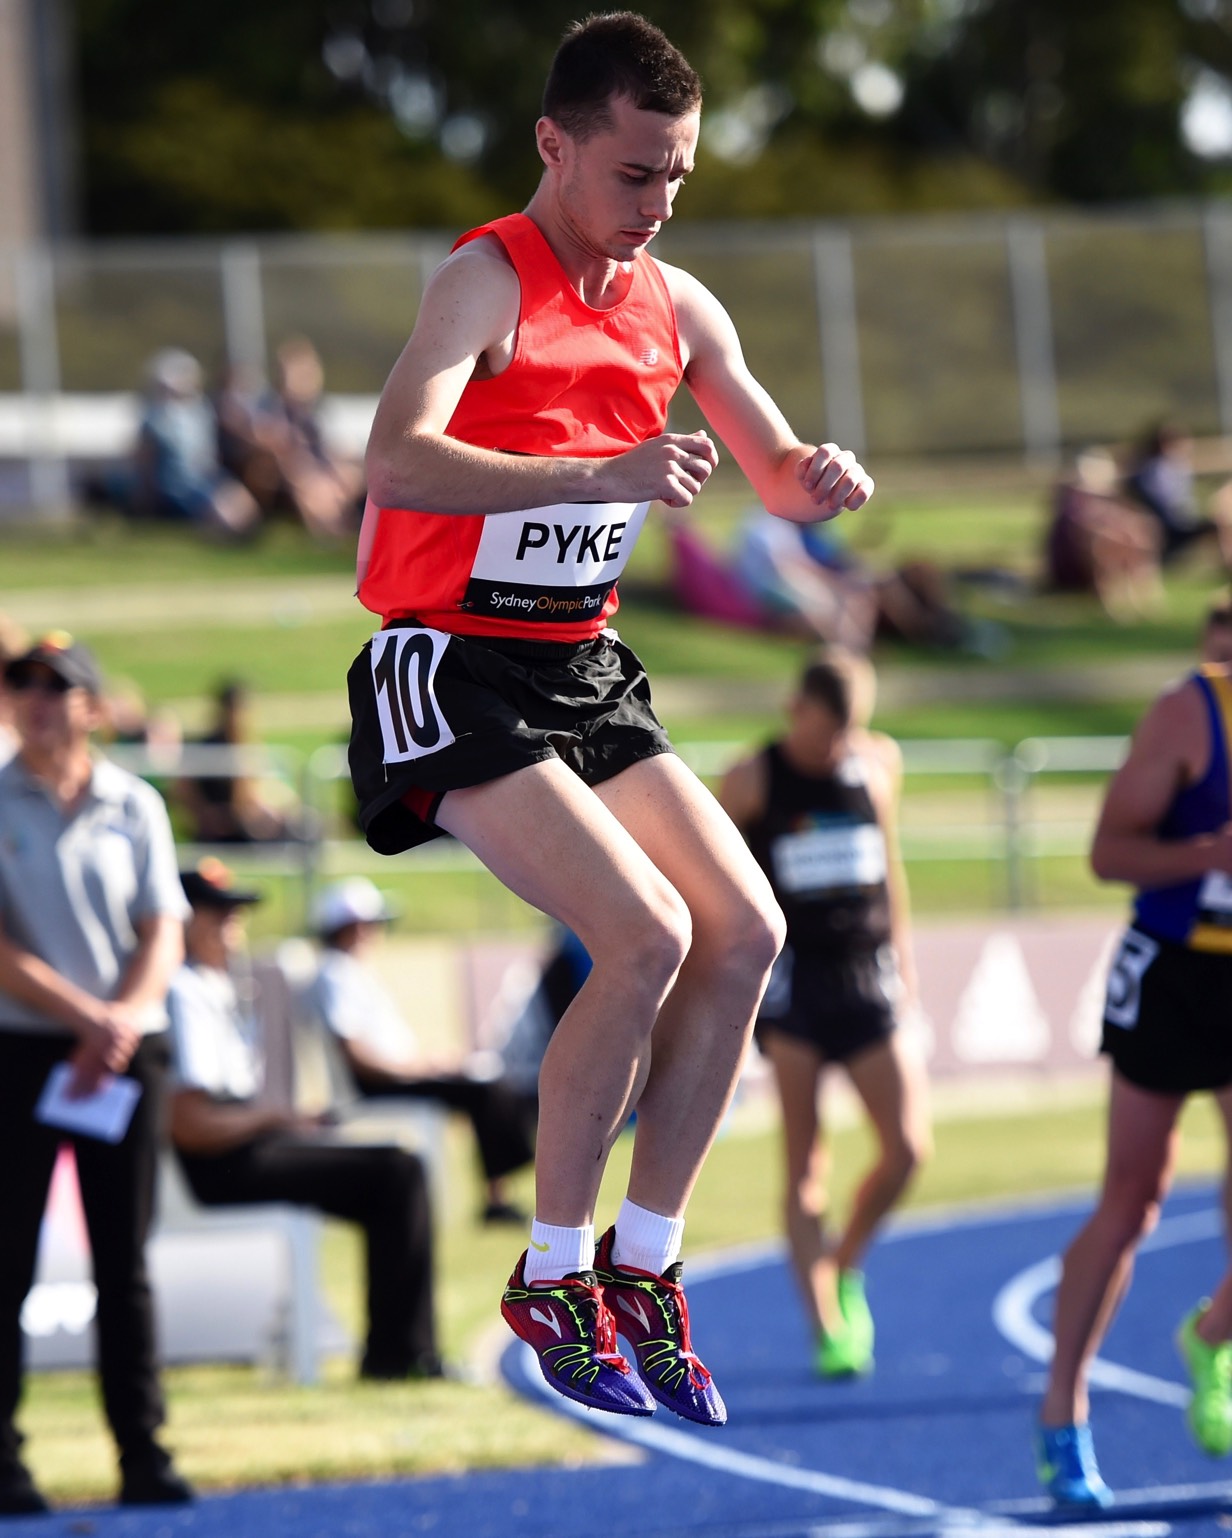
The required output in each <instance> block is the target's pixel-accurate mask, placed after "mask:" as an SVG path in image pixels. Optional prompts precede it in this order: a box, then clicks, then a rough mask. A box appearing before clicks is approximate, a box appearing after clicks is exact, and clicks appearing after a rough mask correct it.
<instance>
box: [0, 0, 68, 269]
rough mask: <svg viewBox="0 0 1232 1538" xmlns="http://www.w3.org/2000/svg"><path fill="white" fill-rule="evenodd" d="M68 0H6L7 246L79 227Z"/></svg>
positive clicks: (3, 173)
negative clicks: (77, 219)
mask: <svg viewBox="0 0 1232 1538" xmlns="http://www.w3.org/2000/svg"><path fill="white" fill-rule="evenodd" d="M68 24H69V8H68V6H67V4H66V0H0V246H3V245H15V246H21V245H25V244H27V243H29V242H30V241H34V240H40V239H53V240H54V239H61V238H63V237H64V236H66V235H71V234H73V233H74V232H75V230H76V210H77V177H76V130H75V122H76V114H75V111H74V107H73V92H72V89H71V79H70V75H71V58H72V52H71V49H70V47H69V36H68Z"/></svg>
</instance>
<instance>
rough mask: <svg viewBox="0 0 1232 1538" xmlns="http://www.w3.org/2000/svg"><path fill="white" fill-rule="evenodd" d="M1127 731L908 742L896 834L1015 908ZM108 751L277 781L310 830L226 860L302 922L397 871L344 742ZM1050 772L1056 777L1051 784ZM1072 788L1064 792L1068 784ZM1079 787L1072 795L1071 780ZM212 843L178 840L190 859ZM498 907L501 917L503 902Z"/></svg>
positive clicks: (1067, 851) (1075, 823) (418, 854)
mask: <svg viewBox="0 0 1232 1538" xmlns="http://www.w3.org/2000/svg"><path fill="white" fill-rule="evenodd" d="M1127 744H1128V739H1127V738H1125V737H1029V738H1025V739H1024V740H1023V741H1021V742H1019V743H1018V744H1017V745H1016V746H1014V747H1011V748H1007V747H1006V746H1005V745H1003V744H1002V743H1000V742H997V741H995V740H993V739H991V738H956V739H945V740H936V741H933V740H918V741H917V740H906V741H903V742H901V743H900V744H899V745H900V747H901V749H902V753H903V769H904V781H905V785H904V795H903V804H902V810H901V815H900V826H899V834H900V839H901V843H902V849H903V855H904V859H905V860H906V862H907V864H908V866H911V865H913V864H924V863H927V862H929V861H946V862H973V863H974V862H978V863H980V864H982V865H984V866H986V867H988V868H990V870H992V872H993V873H994V877H995V879H994V881H993V883H992V886H993V890H996V891H999V894H1000V901H1001V905H1002V906H1003V907H1004V908H1005V909H1007V910H1008V911H1011V912H1016V911H1022V910H1024V909H1027V908H1030V907H1032V906H1033V905H1034V896H1033V884H1032V882H1031V880H1030V873H1031V867H1032V865H1033V863H1034V862H1036V861H1039V860H1042V859H1045V858H1052V857H1056V856H1076V855H1081V854H1083V853H1085V851H1086V849H1087V846H1088V845H1089V842H1090V837H1091V831H1092V826H1093V821H1094V815H1095V810H1096V806H1097V803H1098V799H1099V796H1100V793H1101V791H1102V788H1103V785H1104V783H1105V781H1106V779H1107V776H1108V774H1109V773H1110V772H1111V771H1112V770H1114V769H1115V768H1116V767H1117V766H1118V765H1119V764H1120V762H1121V761H1122V759H1123V758H1124V755H1125V751H1126V747H1127ZM746 750H747V744H744V743H740V742H735V741H728V740H723V741H713V742H687V743H681V744H680V745H679V747H678V751H679V753H680V756H681V758H682V759H683V760H684V761H685V762H686V763H687V764H688V765H689V767H690V768H692V769H693V770H694V771H695V772H696V773H697V774H699V775H700V776H701V777H702V778H703V779H708V780H714V779H716V778H717V777H718V776H719V775H720V774H721V773H722V772H723V770H724V769H725V768H726V767H727V766H728V765H729V764H731V763H732V762H733V761H734V760H735V759H736V758H737V757H738V756H739V755H740V753H741V752H742V751H746ZM108 751H109V754H110V756H111V757H113V758H115V759H116V761H117V762H119V763H122V764H123V765H124V766H125V767H126V768H129V769H131V770H133V771H134V772H135V773H137V774H141V775H143V776H145V777H146V778H148V779H150V780H151V781H152V782H153V783H155V784H156V785H158V786H160V788H163V789H164V790H166V789H168V788H171V787H174V785H175V783H176V781H178V780H182V779H184V778H187V777H196V776H206V775H207V776H210V777H214V778H220V777H235V778H248V779H253V780H257V781H262V780H266V781H275V782H277V783H278V784H279V786H280V787H281V789H282V791H283V792H284V793H288V792H289V793H293V794H294V795H295V796H296V797H297V799H298V801H299V805H300V812H301V816H300V818H299V821H300V825H301V827H302V829H303V836H302V837H299V838H296V839H293V840H286V841H282V842H277V843H269V844H252V845H243V846H235V845H227V846H226V848H225V854H226V858H227V860H228V861H231V862H234V863H237V864H239V865H242V866H243V868H244V869H245V870H248V871H252V872H256V873H265V874H269V875H276V876H279V877H281V878H284V879H288V880H290V881H291V883H292V885H293V888H294V892H293V896H292V900H291V901H290V903H289V904H288V906H287V910H286V918H287V919H288V921H289V923H290V926H291V927H292V928H302V927H303V925H304V921H305V919H306V916H307V914H308V911H309V909H310V906H311V902H312V897H313V894H314V891H315V890H316V888H317V886H318V884H319V883H320V882H321V881H322V880H330V879H334V878H336V877H338V876H341V875H348V874H353V873H355V872H364V873H366V874H369V875H378V874H379V873H380V872H382V871H389V870H390V869H391V866H390V863H389V860H388V858H387V857H386V856H383V855H378V854H376V853H375V852H374V851H373V850H371V849H369V848H368V846H367V845H366V844H365V843H364V842H363V841H362V839H360V838H359V837H358V836H357V835H356V833H355V830H354V828H353V827H348V826H344V819H343V818H342V817H341V816H340V815H339V811H338V805H339V795H338V782H339V781H342V780H345V779H346V777H347V767H346V751H345V749H344V748H342V747H340V746H337V745H334V744H327V745H323V746H321V747H319V748H317V749H316V750H315V751H313V752H312V753H310V754H308V755H306V756H305V755H303V754H300V753H297V752H295V751H294V750H293V749H290V748H286V747H263V746H245V747H242V748H238V747H237V748H228V747H225V746H217V745H201V744H191V743H189V744H173V745H170V746H168V747H156V748H148V747H144V746H141V745H113V746H112V747H110V748H109V750H108ZM1050 781H1051V782H1052V783H1051V784H1050V783H1049V782H1050ZM1062 781H1064V785H1065V786H1066V787H1067V788H1066V790H1065V792H1064V793H1063V794H1057V791H1058V789H1059V788H1060V785H1061V782H1062ZM937 783H943V784H944V785H945V787H946V788H945V791H944V792H943V793H942V794H941V795H940V796H938V795H936V794H934V795H932V796H931V798H930V799H929V800H928V802H927V804H926V805H922V806H921V807H920V809H919V812H918V814H913V809H912V803H913V800H914V799H915V798H916V797H917V796H918V795H919V793H920V792H921V790H922V789H923V788H924V787H925V786H929V785H931V784H937ZM1074 786H1077V787H1079V788H1078V791H1077V793H1076V794H1075V793H1074V789H1073V787H1074ZM207 852H210V851H209V849H208V846H205V845H195V844H187V843H185V844H181V847H180V854H181V857H182V858H183V859H186V860H190V861H191V860H193V859H195V858H197V857H198V855H200V854H203V853H207ZM479 869H480V866H479V862H478V861H477V860H476V859H475V857H474V856H473V855H472V854H471V853H470V852H469V850H467V849H465V848H463V847H462V846H461V845H459V844H456V843H454V842H453V841H452V840H440V841H436V842H433V843H430V844H428V845H425V846H423V847H421V848H419V849H417V850H414V851H412V852H411V853H410V854H408V855H406V856H404V857H402V858H401V860H400V862H399V870H400V872H401V874H403V875H410V874H416V875H420V876H423V877H426V878H430V877H432V876H433V875H440V874H446V873H451V872H458V871H479ZM491 916H492V917H493V918H494V919H495V927H497V928H499V927H502V926H501V922H500V920H501V914H500V912H499V911H497V910H496V909H494V910H493V912H492V914H491Z"/></svg>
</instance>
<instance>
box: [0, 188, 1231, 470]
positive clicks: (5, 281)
mask: <svg viewBox="0 0 1232 1538" xmlns="http://www.w3.org/2000/svg"><path fill="white" fill-rule="evenodd" d="M447 247H448V237H446V236H444V235H440V234H425V233H422V232H420V233H414V234H409V233H408V234H406V235H400V236H394V235H380V236H378V235H372V236H355V237H350V238H342V237H338V238H326V237H315V238H306V237H304V238H300V237H297V238H270V239H264V240H255V239H243V240H239V239H235V240H223V241H216V242H204V241H176V242H166V241H165V242H143V243H94V244H70V245H63V246H56V247H54V248H52V247H34V248H21V249H15V248H12V247H9V248H5V247H3V246H0V403H2V402H3V401H4V400H5V399H6V398H7V399H8V400H9V401H10V402H12V401H15V400H17V399H24V400H26V401H35V402H37V401H47V400H48V399H51V398H53V397H58V396H60V395H62V394H68V395H81V396H86V397H90V396H99V397H103V396H106V395H109V394H113V393H114V392H125V391H132V390H135V389H136V388H137V386H138V384H139V381H140V378H141V371H142V364H143V362H144V360H145V359H146V358H147V357H148V356H149V355H150V354H151V353H152V352H154V351H155V350H156V349H157V348H159V347H163V346H167V345H171V344H174V345H178V346H183V347H187V348H188V349H189V350H191V351H192V352H194V353H196V354H197V355H198V357H200V358H201V360H202V362H203V363H205V364H206V366H207V367H208V368H211V369H213V368H216V367H219V366H221V365H222V364H223V363H226V362H230V363H250V364H257V365H263V364H264V363H265V361H266V359H267V357H268V355H269V353H270V351H271V349H272V347H273V346H275V345H276V344H277V342H278V340H279V339H280V338H282V337H284V336H286V335H288V334H289V333H291V332H305V333H307V334H308V335H310V336H311V337H312V339H313V340H314V341H315V343H316V344H317V346H318V348H319V349H320V351H321V354H322V357H323V359H324V362H325V368H326V379H327V385H328V388H329V390H330V391H331V392H332V393H333V394H335V395H340V396H343V397H356V398H358V399H359V400H362V401H369V400H371V399H372V398H373V397H374V396H375V395H376V394H377V393H378V392H379V390H380V387H381V385H382V383H383V381H384V379H385V376H386V374H387V373H388V371H389V368H390V366H391V365H392V363H393V361H394V359H395V358H396V356H397V354H398V352H399V350H400V348H401V346H402V343H403V341H404V340H405V337H406V335H407V333H408V331H409V329H410V326H411V324H412V322H413V320H414V317H415V312H416V308H417V306H418V303H419V298H420V295H421V292H422V287H423V283H424V280H425V277H426V275H427V274H428V273H429V272H430V271H431V269H432V267H433V266H434V265H435V264H436V262H437V261H438V260H439V259H440V257H441V256H442V254H443V253H444V251H445V250H446V249H447ZM656 249H657V251H658V252H659V254H660V255H662V256H663V258H664V259H665V260H668V261H671V262H676V263H679V264H681V265H683V266H686V267H688V268H690V269H691V270H693V271H694V272H696V273H697V274H698V275H699V276H700V277H701V278H702V280H703V281H704V282H706V283H707V284H708V285H709V286H710V287H711V288H713V290H714V291H715V292H716V293H717V294H718V295H719V297H720V298H721V299H722V300H723V301H724V303H725V304H726V305H727V306H728V308H729V309H730V310H731V312H732V314H733V316H734V317H735V320H736V322H737V325H738V327H739V329H740V332H741V335H742V337H743V339H744V342H745V346H746V351H747V353H748V355H749V359H750V362H751V364H752V366H753V368H754V371H755V372H756V373H757V374H758V375H759V377H761V378H762V379H763V380H764V381H765V382H766V384H767V385H768V386H769V387H770V388H771V390H772V392H773V393H774V394H775V396H776V397H777V398H778V399H779V400H780V402H781V403H782V404H783V406H784V408H785V410H786V411H787V414H788V416H789V418H790V419H791V420H792V421H793V422H794V423H795V424H796V425H797V426H798V429H799V430H800V431H801V432H802V433H804V434H806V435H808V434H812V433H818V434H821V433H822V432H824V433H825V434H826V435H828V436H831V437H834V438H836V439H838V440H840V441H842V442H844V443H846V444H850V445H851V446H853V447H855V448H858V449H860V450H861V451H862V452H865V453H868V454H870V455H876V456H880V457H883V458H884V457H889V456H904V457H916V456H929V455H957V454H961V455H972V454H989V455H993V454H995V455H1007V454H1008V455H1021V456H1024V457H1026V458H1027V459H1029V460H1031V461H1034V462H1038V463H1052V462H1054V461H1055V460H1056V459H1057V457H1058V456H1059V455H1060V454H1062V453H1063V452H1064V451H1065V449H1066V448H1068V447H1072V446H1074V445H1077V444H1081V443H1085V442H1090V441H1108V440H1113V441H1118V440H1121V439H1123V438H1124V437H1126V436H1127V435H1128V434H1130V433H1132V432H1134V431H1136V430H1137V429H1138V428H1139V427H1140V426H1142V424H1143V423H1144V422H1146V421H1147V420H1149V419H1150V418H1152V417H1154V416H1157V415H1161V414H1168V415H1172V416H1177V417H1180V418H1183V419H1184V420H1185V421H1187V422H1188V423H1189V424H1190V426H1191V427H1192V428H1193V429H1194V430H1195V431H1197V432H1199V433H1204V434H1205V433H1215V432H1225V431H1232V208H1230V207H1229V206H1228V205H1226V204H1224V203H1222V202H1208V203H1169V204H1159V205H1152V206H1147V207H1135V208H1127V209H1121V210H1115V211H1109V212H1102V213H1087V212H1083V213H1077V212H1062V211H1029V212H1023V211H1018V212H1014V213H1012V214H1005V215H991V214H985V215H979V216H965V217H961V218H958V217H914V218H881V219H867V220H857V221H850V222H844V223H838V222H826V223H805V222H800V223H790V224H778V223H744V224H738V225H737V224H732V225H719V224H689V223H688V221H687V219H685V220H682V221H681V223H680V224H678V225H672V226H669V227H668V228H667V229H666V230H665V231H664V232H663V233H662V235H661V236H660V237H659V240H658V242H657V245H656ZM678 417H679V422H678V425H681V426H688V425H690V424H691V423H692V422H693V421H694V420H695V417H694V416H693V412H692V407H691V403H690V402H688V401H682V402H681V403H680V406H679V412H678ZM54 449H55V445H54V444H52V445H51V446H50V448H49V446H48V445H47V444H46V443H45V442H44V443H42V444H41V445H40V446H39V447H38V450H37V453H35V449H34V448H32V447H29V446H28V448H27V452H29V453H31V454H35V457H36V458H39V460H40V463H41V465H42V469H41V470H38V471H36V474H35V477H34V479H35V482H36V484H37V487H39V488H41V489H42V493H43V494H44V495H45V496H46V497H48V498H50V496H51V495H52V494H53V493H54V492H56V490H57V488H58V487H59V488H61V489H62V485H63V477H62V475H60V479H59V480H57V475H58V474H59V472H57V470H56V468H55V467H56V463H57V460H58V458H59V457H62V456H57V454H56V453H55V452H54ZM49 467H50V468H49Z"/></svg>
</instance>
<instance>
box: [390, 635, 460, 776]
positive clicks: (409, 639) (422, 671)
mask: <svg viewBox="0 0 1232 1538" xmlns="http://www.w3.org/2000/svg"><path fill="white" fill-rule="evenodd" d="M450 640H451V637H450V636H448V635H446V634H445V633H444V632H443V631H441V630H400V629H395V630H378V631H377V633H376V635H374V636H373V637H372V656H371V661H372V687H373V688H374V689H375V691H376V709H377V715H378V717H379V718H380V722H381V740H382V743H383V745H384V759H385V762H386V763H387V764H406V763H410V762H412V761H413V760H414V759H417V758H423V757H425V756H426V755H427V754H429V753H435V752H437V751H438V749H440V748H447V747H448V746H449V744H450V743H451V742H453V741H454V733H453V729H452V728H451V727H450V725H449V722H448V721H446V719H445V717H444V716H443V715H442V713H441V709H440V705H439V704H438V702H437V698H436V689H435V686H434V681H435V678H436V669H437V665H438V664H439V662H440V660H441V658H442V656H444V653H445V648H446V647H447V646H448V645H449V642H450Z"/></svg>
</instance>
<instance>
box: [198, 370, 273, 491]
mask: <svg viewBox="0 0 1232 1538" xmlns="http://www.w3.org/2000/svg"><path fill="white" fill-rule="evenodd" d="M268 388H269V387H268V384H267V383H266V379H265V375H264V373H263V372H262V371H261V369H260V368H259V367H258V366H257V365H256V364H254V363H235V364H228V365H227V366H226V367H224V368H223V370H222V372H221V374H220V375H219V377H218V384H217V387H216V388H215V390H214V418H215V422H216V425H217V432H218V457H219V460H220V461H221V463H222V467H223V469H224V470H226V472H227V474H228V475H232V476H234V477H235V479H236V480H237V481H239V482H240V483H241V484H242V485H243V486H245V487H246V488H247V489H248V491H249V492H250V493H251V494H252V496H253V498H254V499H255V501H256V502H257V505H258V506H259V507H260V509H261V511H262V512H263V513H270V512H273V511H274V510H275V508H276V507H277V503H278V497H279V494H280V492H281V489H282V475H281V472H280V471H279V469H278V461H277V459H276V458H275V455H274V452H273V450H272V449H271V448H270V447H269V446H268V444H266V443H263V442H262V441H261V436H260V433H259V430H258V427H257V417H258V413H259V411H260V407H261V401H262V399H263V398H264V396H265V394H266V391H267V390H268Z"/></svg>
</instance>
